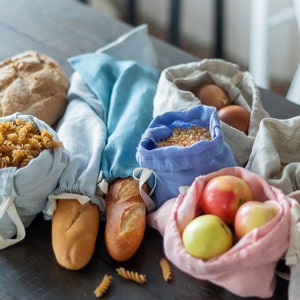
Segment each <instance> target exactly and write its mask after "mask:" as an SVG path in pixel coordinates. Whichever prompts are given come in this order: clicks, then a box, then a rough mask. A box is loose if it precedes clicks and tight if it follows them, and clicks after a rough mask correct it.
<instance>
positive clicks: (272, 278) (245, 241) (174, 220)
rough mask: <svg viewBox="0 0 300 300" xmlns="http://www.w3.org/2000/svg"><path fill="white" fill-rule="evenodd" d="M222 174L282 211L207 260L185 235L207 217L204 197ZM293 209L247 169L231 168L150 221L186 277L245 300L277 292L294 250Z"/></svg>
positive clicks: (200, 181)
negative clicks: (279, 269) (281, 265)
mask: <svg viewBox="0 0 300 300" xmlns="http://www.w3.org/2000/svg"><path fill="white" fill-rule="evenodd" d="M219 175H234V176H238V177H239V178H242V179H243V180H245V181H246V182H247V183H248V184H249V186H250V188H251V190H252V192H253V198H254V200H257V201H261V202H265V201H268V202H271V203H272V204H273V205H276V206H277V207H278V211H279V212H278V214H277V215H276V216H275V217H274V218H273V219H272V220H271V221H269V222H268V223H266V224H265V225H264V226H262V227H260V228H257V229H254V230H252V231H251V232H249V233H248V234H247V235H245V236H244V237H242V238H241V239H240V240H239V241H238V242H237V243H235V244H234V245H233V247H232V248H230V249H229V250H228V251H227V252H225V253H223V254H222V255H219V256H217V257H214V258H212V259H209V260H206V261H204V260H202V259H200V258H196V257H193V256H191V255H190V254H188V252H187V251H186V250H185V248H184V246H183V242H182V239H181V234H182V232H183V229H184V228H185V226H186V225H187V224H188V223H189V222H190V221H191V220H192V219H194V218H195V217H196V216H197V215H198V214H199V212H200V213H201V207H200V205H199V198H200V196H201V193H202V190H203V186H204V184H205V183H206V182H208V181H209V180H210V179H212V178H214V177H216V176H219ZM290 209H291V204H290V201H289V198H288V197H287V196H286V195H285V194H284V193H283V192H282V191H281V190H279V189H277V188H276V187H273V186H271V185H269V184H268V182H267V181H266V180H265V179H264V178H263V177H261V176H259V175H257V174H255V173H253V172H250V171H249V170H246V169H244V168H241V167H230V168H224V169H222V170H220V171H217V172H213V173H210V174H207V175H203V176H199V177H197V178H196V179H195V180H194V182H193V184H192V185H191V186H190V188H189V189H188V190H187V192H186V193H183V194H180V195H179V196H178V197H177V198H174V199H170V200H169V201H167V202H166V203H165V204H164V205H163V206H161V207H160V208H159V209H158V210H157V211H155V212H152V213H151V214H149V215H148V220H147V221H148V224H149V225H150V226H152V227H153V228H155V229H157V230H159V232H160V233H161V234H162V236H163V247H164V251H165V255H166V257H167V258H168V259H169V260H170V261H171V262H172V263H173V264H174V265H175V266H176V267H177V268H179V269H180V270H182V271H183V272H185V273H187V274H189V275H191V276H193V277H195V278H198V279H201V280H208V281H210V282H212V283H214V284H216V285H219V286H222V287H224V288H226V289H227V290H229V291H230V292H232V293H234V294H236V295H239V296H242V297H261V298H267V297H271V296H272V294H273V292H274V289H275V284H276V275H275V270H276V265H277V262H278V261H279V259H280V258H281V257H283V255H284V254H285V252H286V251H287V249H288V247H289V243H290V234H289V230H290V222H291V218H290Z"/></svg>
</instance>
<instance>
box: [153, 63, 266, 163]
mask: <svg viewBox="0 0 300 300" xmlns="http://www.w3.org/2000/svg"><path fill="white" fill-rule="evenodd" d="M202 83H214V84H216V85H218V86H220V87H221V88H223V89H224V90H225V91H226V92H227V95H228V97H229V100H230V103H231V104H238V105H241V106H243V107H245V108H246V109H248V110H249V111H250V112H251V115H250V124H249V130H248V135H246V134H244V133H243V132H241V131H239V130H237V129H235V128H233V127H231V126H229V125H227V124H225V123H224V122H221V128H222V130H223V132H224V138H225V141H226V142H227V143H228V144H229V146H230V147H231V149H232V151H233V154H234V156H235V158H236V160H237V163H238V165H239V166H244V165H245V164H246V162H247V160H248V158H249V155H250V152H251V149H252V145H253V142H254V138H255V136H256V134H257V131H258V127H259V123H260V121H261V120H262V119H263V118H265V117H268V116H269V114H268V113H267V112H266V111H265V110H264V108H263V106H262V104H261V101H260V93H259V90H258V88H257V86H256V84H255V82H254V80H253V78H252V76H251V75H250V73H248V72H242V71H241V70H240V68H239V66H238V65H236V64H234V63H230V62H227V61H224V60H221V59H203V60H201V61H199V62H191V63H187V64H180V65H176V66H172V67H169V68H166V69H165V70H163V72H162V73H161V76H160V78H159V82H158V86H157V91H156V95H155V97H154V112H153V115H154V117H156V116H157V115H160V114H162V113H164V112H166V111H172V110H180V109H184V108H191V107H194V106H196V105H200V104H201V100H200V99H198V98H197V97H196V96H195V95H194V94H193V93H192V92H191V90H192V89H193V88H194V87H196V86H198V85H200V84H202Z"/></svg>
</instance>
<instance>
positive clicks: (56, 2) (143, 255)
mask: <svg viewBox="0 0 300 300" xmlns="http://www.w3.org/2000/svg"><path fill="white" fill-rule="evenodd" d="M129 29H130V26H129V25H127V24H124V23H122V22H119V21H116V20H112V19H110V18H108V17H106V16H103V15H100V14H99V13H97V12H95V11H92V10H91V9H90V8H89V7H87V6H86V5H84V4H82V3H80V2H77V1H75V0H14V1H10V0H1V1H0V40H1V46H0V60H4V59H6V58H9V57H11V56H13V55H14V54H17V53H20V52H23V51H25V50H29V49H33V50H37V51H39V52H41V53H45V54H48V55H49V56H51V57H53V58H54V59H56V60H57V61H58V62H59V63H60V64H61V65H62V66H63V68H64V69H65V71H66V73H67V74H68V75H70V74H71V73H72V70H71V68H70V66H69V64H68V62H67V58H68V57H70V56H73V55H76V54H81V53H85V52H91V51H95V50H96V49H98V48H99V47H101V46H104V45H106V44H107V43H109V42H111V41H113V40H115V39H116V38H117V37H119V36H120V35H121V34H123V33H125V32H126V31H128V30H129ZM153 43H154V45H155V48H156V50H157V53H158V57H159V64H160V68H161V69H163V68H165V67H168V66H171V65H174V64H179V63H186V62H190V61H194V60H197V58H195V57H193V56H191V55H189V54H187V53H185V52H183V51H181V50H179V49H176V48H174V47H172V46H170V45H168V44H165V43H163V42H161V41H158V40H156V39H153ZM261 93H262V94H261V95H262V102H263V105H264V106H265V107H266V109H268V110H269V112H270V113H271V115H272V116H273V117H276V118H288V117H292V116H295V115H299V114H300V107H299V106H297V105H295V104H293V103H291V102H289V101H287V100H286V99H284V98H282V97H280V96H278V95H275V94H273V93H270V92H268V91H265V90H261ZM103 229H104V222H101V226H100V232H99V236H98V241H97V245H96V249H95V253H94V255H93V258H92V260H91V261H90V263H89V264H88V266H87V267H86V268H84V269H83V270H80V271H68V270H65V269H63V268H61V267H60V266H58V264H57V263H56V262H55V258H54V256H53V252H52V249H51V223H50V222H49V221H48V222H47V221H45V220H44V219H43V218H42V216H41V215H40V216H38V217H37V218H36V219H35V221H34V222H33V223H32V224H31V226H30V227H29V228H28V229H27V235H26V238H25V240H24V241H22V242H21V243H19V244H17V245H15V246H12V247H10V248H7V249H5V250H1V251H0V272H1V273H0V299H1V300H11V299H30V300H31V299H51V300H52V299H64V300H67V299H93V298H95V297H94V295H93V291H94V289H95V287H96V286H97V285H98V284H99V282H100V281H101V279H102V277H103V276H104V274H111V275H113V284H112V286H111V287H110V289H109V291H108V293H107V294H105V296H104V297H103V298H104V299H139V300H140V299H144V300H146V299H172V300H173V299H180V300H181V299H205V300H207V299H211V300H213V299H218V300H220V299H224V300H225V299H226V300H234V299H242V298H240V297H238V296H235V295H233V294H231V293H230V292H228V291H227V290H225V289H223V288H220V287H218V286H215V285H213V284H211V283H209V282H206V281H199V280H196V279H194V278H192V277H190V276H188V275H186V274H184V273H182V272H181V271H179V270H178V269H176V268H175V267H173V268H172V271H173V280H172V282H171V283H165V282H164V281H163V280H162V275H161V270H160V266H159V260H160V259H161V258H162V257H163V256H164V254H163V248H162V238H161V236H160V235H159V233H158V232H156V231H155V230H153V229H151V228H147V231H146V234H145V238H144V241H143V243H142V246H141V248H140V249H139V251H138V253H137V254H136V255H135V256H134V257H133V258H132V259H131V260H130V261H128V262H126V263H125V264H123V266H125V267H126V268H128V269H132V270H135V271H138V272H140V273H143V274H146V276H147V283H146V284H144V285H139V284H136V283H134V282H131V281H127V280H123V279H121V278H120V277H118V276H117V275H116V273H115V269H116V267H118V266H120V264H118V263H116V262H114V261H113V260H111V259H110V257H109V255H108V254H107V252H106V250H105V245H104V242H103ZM287 289H288V283H287V282H286V281H285V280H283V279H280V278H278V279H277V286H276V291H275V294H274V296H273V297H272V298H271V299H277V300H285V299H287ZM251 299H255V298H251Z"/></svg>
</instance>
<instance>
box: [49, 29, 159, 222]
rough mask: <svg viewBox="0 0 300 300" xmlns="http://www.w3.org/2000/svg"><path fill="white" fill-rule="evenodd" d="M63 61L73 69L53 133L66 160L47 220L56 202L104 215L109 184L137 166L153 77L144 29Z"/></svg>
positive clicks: (151, 55) (151, 51)
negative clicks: (75, 204)
mask: <svg viewBox="0 0 300 300" xmlns="http://www.w3.org/2000/svg"><path fill="white" fill-rule="evenodd" d="M141 43H142V44H143V47H138V46H139V45H141ZM146 46H147V47H146ZM69 62H70V64H71V65H72V67H73V69H74V73H73V75H72V77H71V80H70V90H69V93H68V101H69V103H68V107H67V110H66V112H65V114H64V116H63V118H62V119H61V121H60V123H59V124H58V127H57V132H58V136H59V137H60V139H61V140H62V141H63V142H64V145H65V147H66V149H67V150H68V152H69V156H70V161H69V163H68V166H67V167H66V168H65V170H64V172H63V174H62V176H61V178H60V181H59V186H58V188H57V189H56V190H55V191H54V192H53V194H51V195H49V203H48V205H47V208H46V209H45V218H51V216H52V214H53V212H54V210H55V209H56V200H57V199H58V198H59V199H71V198H75V199H77V200H78V201H80V203H82V204H84V203H86V202H87V201H90V200H91V201H92V202H93V203H95V204H97V205H98V206H99V208H100V210H101V211H102V212H105V206H104V196H105V193H106V192H107V188H108V185H109V183H111V182H112V181H113V180H114V179H116V178H125V177H128V176H132V172H133V170H134V169H135V168H136V167H138V163H137V161H136V159H135V152H136V147H137V145H138V143H139V141H140V138H141V135H142V133H143V132H144V131H145V129H146V128H147V126H148V125H149V123H150V122H151V120H152V113H153V98H154V94H155V92H156V85H157V81H158V76H159V73H158V71H157V70H156V68H155V66H156V62H157V61H156V56H155V51H154V49H153V46H152V44H151V41H150V38H149V36H148V30H147V27H146V26H140V27H137V28H134V29H133V30H132V31H130V32H128V33H126V34H125V35H124V36H121V37H120V38H119V39H117V40H116V41H115V42H113V43H111V44H110V45H107V46H105V47H104V48H101V49H99V50H97V51H96V52H93V53H86V54H81V55H78V56H74V57H71V58H70V59H69ZM98 187H99V188H98Z"/></svg>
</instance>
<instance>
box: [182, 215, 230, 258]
mask: <svg viewBox="0 0 300 300" xmlns="http://www.w3.org/2000/svg"><path fill="white" fill-rule="evenodd" d="M182 242H183V245H184V248H185V250H186V251H187V252H188V253H189V254H191V255H192V256H195V257H197V258H201V259H203V260H207V259H210V258H213V257H215V256H217V255H220V254H222V253H224V252H226V251H227V250H228V249H230V248H231V247H232V244H233V234H232V231H231V229H230V228H229V227H228V226H227V225H226V223H225V222H224V221H223V220H222V219H221V218H219V217H218V216H215V215H201V216H198V217H196V218H194V219H193V220H192V221H191V222H190V223H188V225H187V226H186V227H185V228H184V230H183V233H182Z"/></svg>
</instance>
